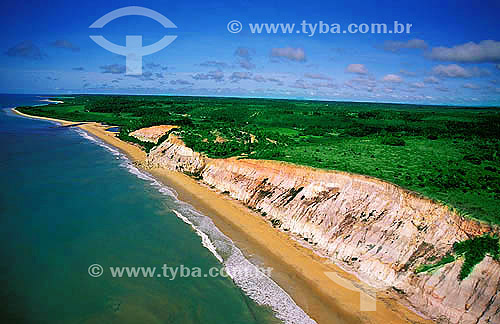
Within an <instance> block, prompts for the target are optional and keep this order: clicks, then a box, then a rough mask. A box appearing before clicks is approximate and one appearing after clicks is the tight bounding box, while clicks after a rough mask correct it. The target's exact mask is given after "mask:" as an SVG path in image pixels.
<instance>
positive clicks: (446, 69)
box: [432, 64, 472, 78]
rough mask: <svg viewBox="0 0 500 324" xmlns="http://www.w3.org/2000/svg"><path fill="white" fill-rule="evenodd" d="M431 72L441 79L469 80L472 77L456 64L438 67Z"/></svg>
mask: <svg viewBox="0 0 500 324" xmlns="http://www.w3.org/2000/svg"><path fill="white" fill-rule="evenodd" d="M432 72H433V73H434V74H435V75H437V76H440V77H443V78H470V77H471V76H472V74H471V72H469V71H467V70H466V69H464V68H463V67H461V66H459V65H456V64H450V65H438V66H435V67H434V68H433V69H432Z"/></svg>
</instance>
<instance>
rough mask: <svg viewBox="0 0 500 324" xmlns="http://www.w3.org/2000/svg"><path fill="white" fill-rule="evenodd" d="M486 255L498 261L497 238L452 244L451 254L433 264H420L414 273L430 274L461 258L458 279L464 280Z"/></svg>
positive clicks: (476, 239)
mask: <svg viewBox="0 0 500 324" xmlns="http://www.w3.org/2000/svg"><path fill="white" fill-rule="evenodd" d="M486 255H489V256H491V257H492V258H493V259H495V260H499V259H500V241H499V239H498V237H497V236H490V235H483V236H478V237H475V238H472V239H468V240H465V241H462V242H455V244H453V253H449V254H447V255H445V256H444V257H443V258H442V259H441V260H439V261H438V262H436V263H434V264H422V265H420V266H419V267H417V269H416V270H415V273H422V272H432V271H435V270H437V269H439V268H440V267H442V266H444V265H445V264H448V263H451V262H453V261H455V260H456V259H458V258H463V259H464V263H463V265H462V268H461V269H460V274H459V275H458V279H460V280H464V279H465V278H467V277H468V276H469V275H470V274H471V273H472V270H474V267H475V266H476V265H477V264H479V263H480V262H481V261H483V259H484V258H485V257H486Z"/></svg>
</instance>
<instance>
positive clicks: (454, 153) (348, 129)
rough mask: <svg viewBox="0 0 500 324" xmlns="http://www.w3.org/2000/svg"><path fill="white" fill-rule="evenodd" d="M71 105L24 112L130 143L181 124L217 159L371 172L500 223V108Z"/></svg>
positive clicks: (128, 99) (194, 102)
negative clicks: (111, 128)
mask: <svg viewBox="0 0 500 324" xmlns="http://www.w3.org/2000/svg"><path fill="white" fill-rule="evenodd" d="M64 101H65V103H64V104H58V105H48V106H36V107H24V108H20V109H19V110H20V111H22V112H25V113H28V114H32V115H39V116H46V117H54V118H61V119H66V120H72V121H98V122H104V123H108V124H112V125H118V126H121V134H120V136H121V137H122V138H123V139H125V140H133V141H136V142H137V140H134V139H132V138H130V137H129V136H128V133H129V132H131V131H133V130H136V129H139V128H142V127H147V126H152V125H160V124H175V125H178V126H180V129H179V130H178V133H179V135H180V136H181V137H182V138H183V140H184V141H185V143H186V144H187V145H188V146H190V147H191V148H193V149H194V150H196V151H199V152H204V153H205V154H207V155H208V156H210V157H215V158H221V157H229V156H243V157H249V158H254V159H271V160H280V161H287V162H292V163H297V164H302V165H309V166H313V167H317V168H324V169H334V170H342V171H349V172H354V173H360V174H366V175H370V176H374V177H377V178H381V179H384V180H387V181H390V182H393V183H395V184H398V185H400V186H402V187H405V188H408V189H410V190H414V191H416V192H419V193H422V194H424V195H426V196H428V197H430V198H433V199H436V200H439V201H442V202H444V203H446V204H448V205H450V206H453V207H455V208H457V209H458V210H459V211H460V212H461V213H463V214H464V215H466V216H469V217H473V218H476V219H480V220H484V221H487V222H490V223H496V224H500V214H499V211H500V199H499V198H500V157H499V149H500V109H498V108H459V107H443V106H419V105H397V104H375V103H350V102H320V101H295V100H270V99H238V98H207V97H165V96H163V97H159V96H75V97H73V98H66V99H64ZM139 143H140V142H139ZM140 144H144V143H140ZM144 145H145V149H150V148H151V146H152V145H150V144H149V145H147V144H144Z"/></svg>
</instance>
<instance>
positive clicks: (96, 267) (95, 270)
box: [89, 263, 104, 278]
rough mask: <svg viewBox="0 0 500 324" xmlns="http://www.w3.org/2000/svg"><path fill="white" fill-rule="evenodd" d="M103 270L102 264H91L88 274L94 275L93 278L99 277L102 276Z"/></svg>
mask: <svg viewBox="0 0 500 324" xmlns="http://www.w3.org/2000/svg"><path fill="white" fill-rule="evenodd" d="M103 272H104V269H103V268H102V266H101V265H100V264H97V263H96V264H93V265H91V266H90V267H89V275H90V276H91V277H94V278H97V277H100V276H102V274H103Z"/></svg>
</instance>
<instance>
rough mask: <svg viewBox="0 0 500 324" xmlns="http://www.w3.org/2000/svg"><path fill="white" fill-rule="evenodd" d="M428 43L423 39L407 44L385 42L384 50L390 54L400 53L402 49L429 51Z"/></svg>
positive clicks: (413, 40)
mask: <svg viewBox="0 0 500 324" xmlns="http://www.w3.org/2000/svg"><path fill="white" fill-rule="evenodd" d="M427 47H429V46H428V45H427V43H426V42H425V41H424V40H422V39H410V40H409V41H407V42H395V41H385V43H384V46H383V49H384V50H385V51H388V52H399V51H400V50H401V49H427Z"/></svg>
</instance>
